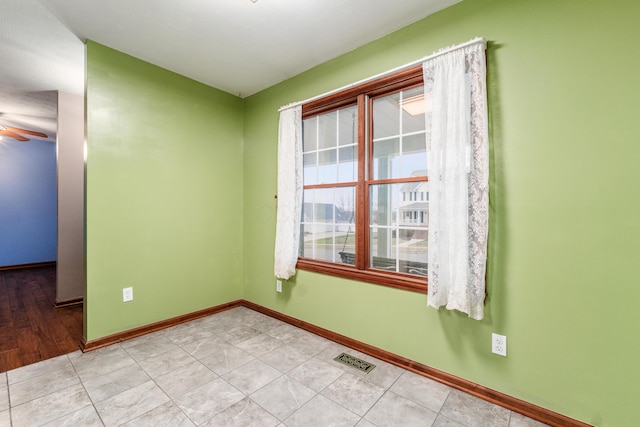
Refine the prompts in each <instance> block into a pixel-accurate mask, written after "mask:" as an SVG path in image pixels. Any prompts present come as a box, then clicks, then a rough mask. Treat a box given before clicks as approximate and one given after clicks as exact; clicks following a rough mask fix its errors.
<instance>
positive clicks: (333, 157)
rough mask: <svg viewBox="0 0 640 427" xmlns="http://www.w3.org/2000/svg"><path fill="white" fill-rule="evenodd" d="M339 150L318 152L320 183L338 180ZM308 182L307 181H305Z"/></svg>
mask: <svg viewBox="0 0 640 427" xmlns="http://www.w3.org/2000/svg"><path fill="white" fill-rule="evenodd" d="M337 160H338V152H337V150H336V149H333V150H323V151H319V152H318V164H319V165H320V167H319V168H318V175H319V176H318V183H320V184H329V183H332V182H338V162H337ZM305 184H307V183H305Z"/></svg>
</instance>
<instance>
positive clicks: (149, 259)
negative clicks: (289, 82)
mask: <svg viewBox="0 0 640 427" xmlns="http://www.w3.org/2000/svg"><path fill="white" fill-rule="evenodd" d="M86 103H87V112H88V113H87V127H86V129H87V163H86V195H87V198H86V263H87V273H86V274H87V290H86V304H85V338H86V339H87V340H93V339H96V338H100V337H103V336H106V335H110V334H113V333H116V332H120V331H123V330H127V329H132V328H135V327H137V326H140V325H145V324H149V323H153V322H156V321H159V320H164V319H167V318H171V317H174V316H178V315H181V314H185V313H189V312H193V311H196V310H200V309H203V308H207V307H211V306H215V305H218V304H222V303H226V302H229V301H233V300H236V299H239V298H241V296H242V209H243V206H242V197H241V194H242V191H243V186H242V180H243V173H242V162H243V159H242V144H243V138H242V132H243V106H242V100H241V99H240V98H237V97H235V96H232V95H229V94H227V93H224V92H222V91H220V90H217V89H213V88H211V87H208V86H205V85H203V84H200V83H197V82H195V81H193V80H190V79H187V78H185V77H182V76H179V75H177V74H174V73H171V72H169V71H166V70H163V69H160V68H158V67H155V66H153V65H150V64H148V63H145V62H142V61H140V60H138V59H135V58H132V57H130V56H127V55H124V54H122V53H120V52H117V51H114V50H112V49H109V48H107V47H104V46H102V45H99V44H97V43H94V42H91V41H89V42H88V43H87V88H86ZM128 286H133V294H134V300H133V301H131V302H128V303H123V302H122V288H124V287H128Z"/></svg>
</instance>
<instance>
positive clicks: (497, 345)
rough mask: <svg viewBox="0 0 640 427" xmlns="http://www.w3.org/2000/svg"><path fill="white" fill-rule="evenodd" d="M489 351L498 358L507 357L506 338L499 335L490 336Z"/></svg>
mask: <svg viewBox="0 0 640 427" xmlns="http://www.w3.org/2000/svg"><path fill="white" fill-rule="evenodd" d="M491 351H492V352H493V353H495V354H499V355H500V356H504V357H507V337H505V336H504V335H499V334H491Z"/></svg>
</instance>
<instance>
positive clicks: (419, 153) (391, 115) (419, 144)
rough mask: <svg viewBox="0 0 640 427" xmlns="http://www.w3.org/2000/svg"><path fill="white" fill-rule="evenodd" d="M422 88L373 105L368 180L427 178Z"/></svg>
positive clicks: (391, 96)
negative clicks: (369, 173) (371, 145)
mask: <svg viewBox="0 0 640 427" xmlns="http://www.w3.org/2000/svg"><path fill="white" fill-rule="evenodd" d="M424 111H425V105H424V95H423V87H422V86H420V87H417V88H413V89H410V90H406V91H401V92H397V93H394V94H392V95H389V96H385V97H382V98H378V99H375V100H374V101H373V120H374V123H373V154H372V155H373V171H372V172H373V174H372V179H395V178H408V177H411V176H422V175H427V172H426V169H427V160H426V157H427V155H426V151H427V150H426V149H427V141H426V133H425V113H424Z"/></svg>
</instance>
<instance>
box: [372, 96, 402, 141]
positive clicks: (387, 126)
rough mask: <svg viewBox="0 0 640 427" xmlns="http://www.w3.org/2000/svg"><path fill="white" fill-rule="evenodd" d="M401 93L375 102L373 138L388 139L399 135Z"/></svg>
mask: <svg viewBox="0 0 640 427" xmlns="http://www.w3.org/2000/svg"><path fill="white" fill-rule="evenodd" d="M399 117H400V93H399V92H398V93H394V94H392V95H389V96H385V97H383V98H378V99H375V100H374V101H373V135H374V136H373V137H374V138H387V137H390V136H398V135H399V129H400V127H399Z"/></svg>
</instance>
